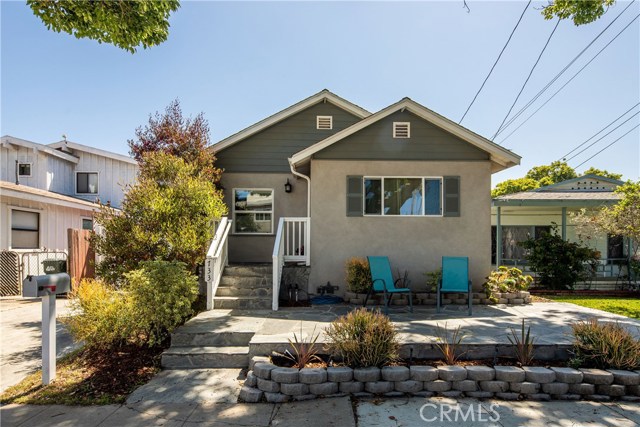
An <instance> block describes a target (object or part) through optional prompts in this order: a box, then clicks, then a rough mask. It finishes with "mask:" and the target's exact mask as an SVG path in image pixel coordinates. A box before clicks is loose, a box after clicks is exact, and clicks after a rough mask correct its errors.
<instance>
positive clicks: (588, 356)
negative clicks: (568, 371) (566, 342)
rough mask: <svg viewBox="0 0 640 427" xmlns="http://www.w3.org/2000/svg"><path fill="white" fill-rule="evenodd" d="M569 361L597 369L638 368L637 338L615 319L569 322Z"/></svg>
mask: <svg viewBox="0 0 640 427" xmlns="http://www.w3.org/2000/svg"><path fill="white" fill-rule="evenodd" d="M571 327H572V329H573V336H574V343H573V359H572V365H573V366H579V367H585V368H599V369H638V368H640V340H638V339H636V338H635V337H634V336H633V335H632V334H631V333H630V332H629V331H627V330H626V329H625V328H624V327H623V326H621V325H620V324H618V323H609V322H607V323H598V321H597V320H596V319H592V320H589V321H586V322H578V323H575V324H573V325H571Z"/></svg>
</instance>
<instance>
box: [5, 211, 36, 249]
mask: <svg viewBox="0 0 640 427" xmlns="http://www.w3.org/2000/svg"><path fill="white" fill-rule="evenodd" d="M39 247H40V213H39V212H35V211H32V210H22V209H11V249H38V248H39Z"/></svg>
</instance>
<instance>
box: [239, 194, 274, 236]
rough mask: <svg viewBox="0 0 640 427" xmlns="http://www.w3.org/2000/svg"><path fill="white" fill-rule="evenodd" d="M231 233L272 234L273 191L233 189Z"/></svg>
mask: <svg viewBox="0 0 640 427" xmlns="http://www.w3.org/2000/svg"><path fill="white" fill-rule="evenodd" d="M233 232H234V233H235V234H273V189H272V188H234V189H233Z"/></svg>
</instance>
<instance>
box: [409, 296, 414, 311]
mask: <svg viewBox="0 0 640 427" xmlns="http://www.w3.org/2000/svg"><path fill="white" fill-rule="evenodd" d="M409 312H410V313H413V301H412V300H411V292H409Z"/></svg>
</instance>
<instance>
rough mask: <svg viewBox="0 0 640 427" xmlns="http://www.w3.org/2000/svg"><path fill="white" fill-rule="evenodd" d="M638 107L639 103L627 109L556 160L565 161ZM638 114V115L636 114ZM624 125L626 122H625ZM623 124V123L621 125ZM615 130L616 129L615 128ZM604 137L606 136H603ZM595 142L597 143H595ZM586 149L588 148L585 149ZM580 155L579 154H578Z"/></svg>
mask: <svg viewBox="0 0 640 427" xmlns="http://www.w3.org/2000/svg"><path fill="white" fill-rule="evenodd" d="M638 105H640V102H638V103H637V104H636V105H634V106H633V107H631V108H629V109H628V110H627V111H625V112H624V113H622V114H620V115H619V116H618V117H617V118H616V119H615V120H614V121H612V122H611V123H609V124H608V125H606V126H605V127H603V128H602V129H600V130H599V131H598V132H596V133H594V134H593V135H592V136H591V137H590V138H589V139H587V140H586V141H584V142H583V143H581V144H579V145H578V146H577V147H576V148H574V149H573V150H571V151H569V152H568V153H567V154H565V155H564V156H562V157H560V158H559V159H558V160H563V159H566V158H567V156H568V155H569V154H571V153H573V152H574V151H576V150H577V149H578V148H580V147H582V146H583V145H584V144H586V143H587V142H589V141H591V140H592V139H593V138H595V137H596V136H598V134H599V133H601V132H604V131H605V130H606V129H607V128H608V127H609V126H611V125H612V124H614V123H615V122H617V121H618V120H620V119H621V118H622V117H624V116H625V115H626V114H627V113H628V112H629V111H631V110H633V109H634V108H636V107H637V106H638ZM636 114H638V113H636ZM625 123H626V122H625ZM623 124H624V123H623ZM616 129H617V128H616ZM614 130H615V129H614ZM605 136H606V135H605ZM596 142H597V141H596ZM587 148H588V147H587ZM578 154H580V153H578Z"/></svg>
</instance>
